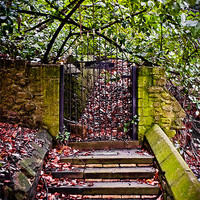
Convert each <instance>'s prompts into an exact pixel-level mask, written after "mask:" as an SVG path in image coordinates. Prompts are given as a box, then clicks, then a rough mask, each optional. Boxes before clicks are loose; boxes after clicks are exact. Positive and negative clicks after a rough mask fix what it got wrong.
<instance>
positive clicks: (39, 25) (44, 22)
mask: <svg viewBox="0 0 200 200" xmlns="http://www.w3.org/2000/svg"><path fill="white" fill-rule="evenodd" d="M50 21H51V19H47V20H45V21H43V22H41V23H39V24H37V25H36V26H34V27H32V28H30V29H27V30H25V31H24V32H25V33H27V32H29V31H32V30H34V29H36V28H39V27H41V26H42V25H43V24H46V23H47V22H50Z"/></svg>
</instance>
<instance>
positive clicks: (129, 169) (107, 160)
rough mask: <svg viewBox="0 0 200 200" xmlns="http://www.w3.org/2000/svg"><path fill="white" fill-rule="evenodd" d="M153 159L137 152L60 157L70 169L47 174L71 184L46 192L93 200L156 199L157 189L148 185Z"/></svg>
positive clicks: (134, 150)
mask: <svg viewBox="0 0 200 200" xmlns="http://www.w3.org/2000/svg"><path fill="white" fill-rule="evenodd" d="M153 159H154V158H153V156H151V155H149V154H148V153H146V152H144V151H143V150H142V149H140V148H134V149H112V150H92V151H82V152H80V153H78V154H75V155H73V156H68V157H62V158H61V161H62V162H66V163H71V164H72V166H73V167H72V169H71V170H66V171H52V172H51V174H52V176H53V177H54V178H59V179H61V180H65V179H64V178H68V179H71V180H72V181H71V182H72V183H74V184H70V185H65V183H63V184H60V185H59V186H49V188H48V191H49V192H50V193H55V192H58V193H65V194H68V195H81V197H82V199H93V200H94V199H157V198H158V196H159V195H160V187H159V186H158V184H155V185H154V184H152V181H151V180H152V179H153V177H154V175H155V173H156V169H155V168H154V167H153ZM79 180H82V181H79ZM148 181H149V182H150V183H151V184H149V182H148ZM155 182H156V181H155ZM155 182H154V183H155ZM81 197H80V198H81ZM69 199H70V198H69ZM71 199H74V198H71ZM77 199H78V198H77Z"/></svg>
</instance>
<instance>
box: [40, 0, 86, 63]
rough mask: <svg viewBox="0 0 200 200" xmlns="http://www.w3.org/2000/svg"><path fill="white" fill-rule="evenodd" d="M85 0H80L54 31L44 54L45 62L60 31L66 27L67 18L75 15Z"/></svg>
mask: <svg viewBox="0 0 200 200" xmlns="http://www.w3.org/2000/svg"><path fill="white" fill-rule="evenodd" d="M83 1H84V0H79V1H78V3H77V4H76V5H75V6H74V8H73V9H72V10H71V11H70V12H69V14H67V16H66V17H65V19H63V21H62V22H61V24H60V26H59V27H58V28H57V30H56V32H55V33H54V35H53V37H52V38H51V41H50V43H49V44H48V46H47V50H46V52H45V54H44V57H43V63H47V58H48V55H49V52H50V50H51V48H52V46H53V44H54V42H55V40H56V38H57V36H58V34H59V33H60V31H61V30H62V28H63V27H64V25H65V23H66V22H67V20H68V19H69V18H70V17H71V16H72V15H73V13H74V12H75V11H76V10H77V9H78V7H79V6H80V4H81V3H82V2H83Z"/></svg>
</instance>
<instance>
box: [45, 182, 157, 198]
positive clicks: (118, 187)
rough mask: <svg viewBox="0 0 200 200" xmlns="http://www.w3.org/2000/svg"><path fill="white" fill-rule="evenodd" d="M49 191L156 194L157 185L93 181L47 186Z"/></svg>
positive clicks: (83, 193)
mask: <svg viewBox="0 0 200 200" xmlns="http://www.w3.org/2000/svg"><path fill="white" fill-rule="evenodd" d="M48 190H49V192H50V193H55V192H58V193H66V194H82V195H158V194H159V192H160V188H159V187H158V186H153V185H148V184H145V183H138V182H93V183H92V184H91V183H85V185H75V186H70V185H67V186H53V187H48Z"/></svg>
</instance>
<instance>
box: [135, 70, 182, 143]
mask: <svg viewBox="0 0 200 200" xmlns="http://www.w3.org/2000/svg"><path fill="white" fill-rule="evenodd" d="M137 76H138V78H137V84H138V88H137V104H138V114H139V115H140V121H139V123H138V139H139V140H140V141H143V137H144V134H145V132H146V131H147V130H149V129H150V128H151V127H152V125H153V124H159V126H160V127H161V128H162V129H163V130H164V131H165V133H166V134H167V135H168V136H169V137H173V136H174V135H175V130H176V129H181V128H182V127H183V124H182V120H183V118H184V117H185V112H184V111H183V109H182V107H181V106H180V104H179V103H178V101H177V100H176V99H175V98H174V97H173V96H172V95H171V94H170V93H169V91H168V90H167V89H166V87H165V85H166V77H165V69H164V68H163V67H147V66H142V67H138V68H137Z"/></svg>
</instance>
